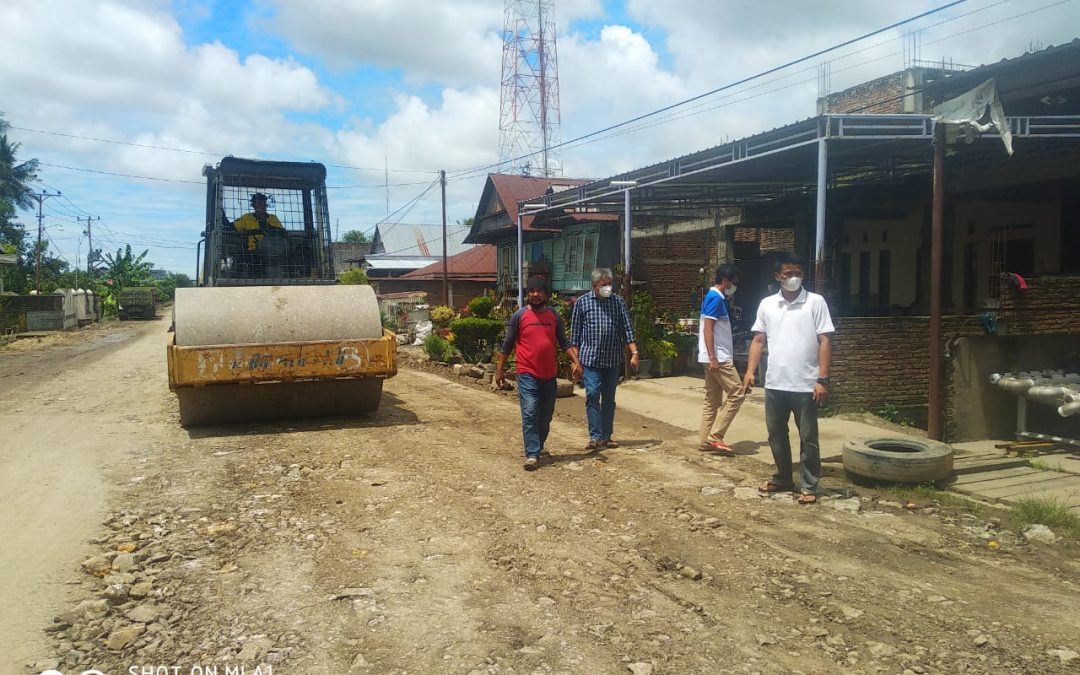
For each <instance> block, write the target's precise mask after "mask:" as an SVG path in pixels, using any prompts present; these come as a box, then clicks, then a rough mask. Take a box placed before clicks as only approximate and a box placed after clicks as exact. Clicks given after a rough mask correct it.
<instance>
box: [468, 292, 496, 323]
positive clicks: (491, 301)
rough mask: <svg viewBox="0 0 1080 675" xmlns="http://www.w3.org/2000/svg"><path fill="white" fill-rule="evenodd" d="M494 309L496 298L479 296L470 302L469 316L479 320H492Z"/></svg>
mask: <svg viewBox="0 0 1080 675" xmlns="http://www.w3.org/2000/svg"><path fill="white" fill-rule="evenodd" d="M494 308H495V298H493V297H491V296H489V295H478V296H477V297H475V298H473V299H472V300H470V301H469V314H470V315H471V316H474V317H476V318H477V319H487V318H490V317H491V310H492V309H494Z"/></svg>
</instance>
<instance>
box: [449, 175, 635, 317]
mask: <svg viewBox="0 0 1080 675" xmlns="http://www.w3.org/2000/svg"><path fill="white" fill-rule="evenodd" d="M588 182H590V181H588V180H581V179H572V178H536V177H532V176H512V175H506V174H489V175H488V178H487V182H486V183H485V184H484V192H483V194H482V196H481V198H480V203H479V204H478V205H477V209H476V216H475V218H474V219H473V226H472V229H471V230H470V232H469V235H468V236H467V237H466V238H465V243H467V244H493V245H495V246H496V248H497V257H496V269H497V270H498V288H499V293H500V295H503V296H508V297H512V296H516V295H517V208H518V204H519V203H521V202H528V201H529V200H533V199H538V198H540V197H542V196H543V195H545V194H548V193H550V192H557V191H560V190H566V189H571V188H575V187H577V186H579V185H584V184H586V183H588ZM562 223H565V224H562ZM522 232H523V238H524V249H525V272H524V276H525V277H529V276H531V275H533V274H541V275H543V276H546V277H547V278H548V279H550V280H551V289H552V291H554V292H558V293H561V294H564V295H565V294H570V295H576V294H579V293H582V292H584V291H587V290H589V288H590V287H591V280H590V275H591V274H592V271H593V269H595V268H596V267H612V266H613V265H615V263H617V262H618V261H619V241H620V232H619V221H618V217H617V216H612V215H611V214H602V213H580V214H568V215H567V216H566V217H565V218H562V219H560V224H559V225H545V226H544V227H543V228H542V229H541V228H538V227H535V226H534V223H533V217H532V216H523V217H522Z"/></svg>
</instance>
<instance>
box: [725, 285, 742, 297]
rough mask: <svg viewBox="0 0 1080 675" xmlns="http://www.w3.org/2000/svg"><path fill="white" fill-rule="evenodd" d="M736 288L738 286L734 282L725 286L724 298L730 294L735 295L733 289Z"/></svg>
mask: <svg viewBox="0 0 1080 675" xmlns="http://www.w3.org/2000/svg"><path fill="white" fill-rule="evenodd" d="M738 288H739V287H738V286H736V285H735V284H732V285H730V286H728V287H727V288H725V289H724V297H725V298H730V297H731V296H733V295H735V291H736V290H737V289H738Z"/></svg>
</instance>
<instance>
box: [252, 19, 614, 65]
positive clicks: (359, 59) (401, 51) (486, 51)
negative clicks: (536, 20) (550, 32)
mask: <svg viewBox="0 0 1080 675" xmlns="http://www.w3.org/2000/svg"><path fill="white" fill-rule="evenodd" d="M270 4H271V5H272V6H273V7H274V9H275V10H276V11H275V12H274V14H273V17H272V18H271V20H270V25H271V26H272V27H273V29H274V30H275V31H276V32H278V33H279V34H280V35H282V36H284V37H285V38H286V39H287V40H288V41H289V42H290V43H291V44H292V46H293V47H294V48H295V49H297V50H299V51H302V52H305V53H308V54H314V55H316V56H318V57H319V58H321V59H323V60H324V61H325V62H326V63H327V64H329V65H330V66H331V67H333V68H339V69H347V68H351V67H355V66H356V65H357V64H360V63H363V64H366V65H372V66H376V67H379V68H389V69H395V70H401V71H402V72H403V74H404V76H405V78H406V79H407V80H410V81H434V82H439V83H443V84H451V85H463V84H476V83H484V82H488V83H494V82H498V79H499V73H500V64H501V58H502V57H501V54H502V30H503V19H504V5H505V3H504V2H503V0H454V1H453V2H445V1H444V2H431V1H430V0H364V1H363V2H340V1H339V0H272V2H271V3H270ZM555 5H556V7H555V18H556V21H557V23H558V25H559V27H560V30H561V29H563V28H564V27H565V26H566V25H567V24H568V23H569V22H570V21H572V20H576V19H580V18H586V17H593V16H599V15H600V13H601V11H602V7H601V3H600V0H566V1H559V2H556V3H555Z"/></svg>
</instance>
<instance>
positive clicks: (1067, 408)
mask: <svg viewBox="0 0 1080 675" xmlns="http://www.w3.org/2000/svg"><path fill="white" fill-rule="evenodd" d="M1058 414H1059V415H1061V416H1062V417H1069V416H1070V415H1077V414H1080V401H1073V402H1072V403H1066V404H1065V405H1063V406H1061V407H1060V408H1058Z"/></svg>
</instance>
